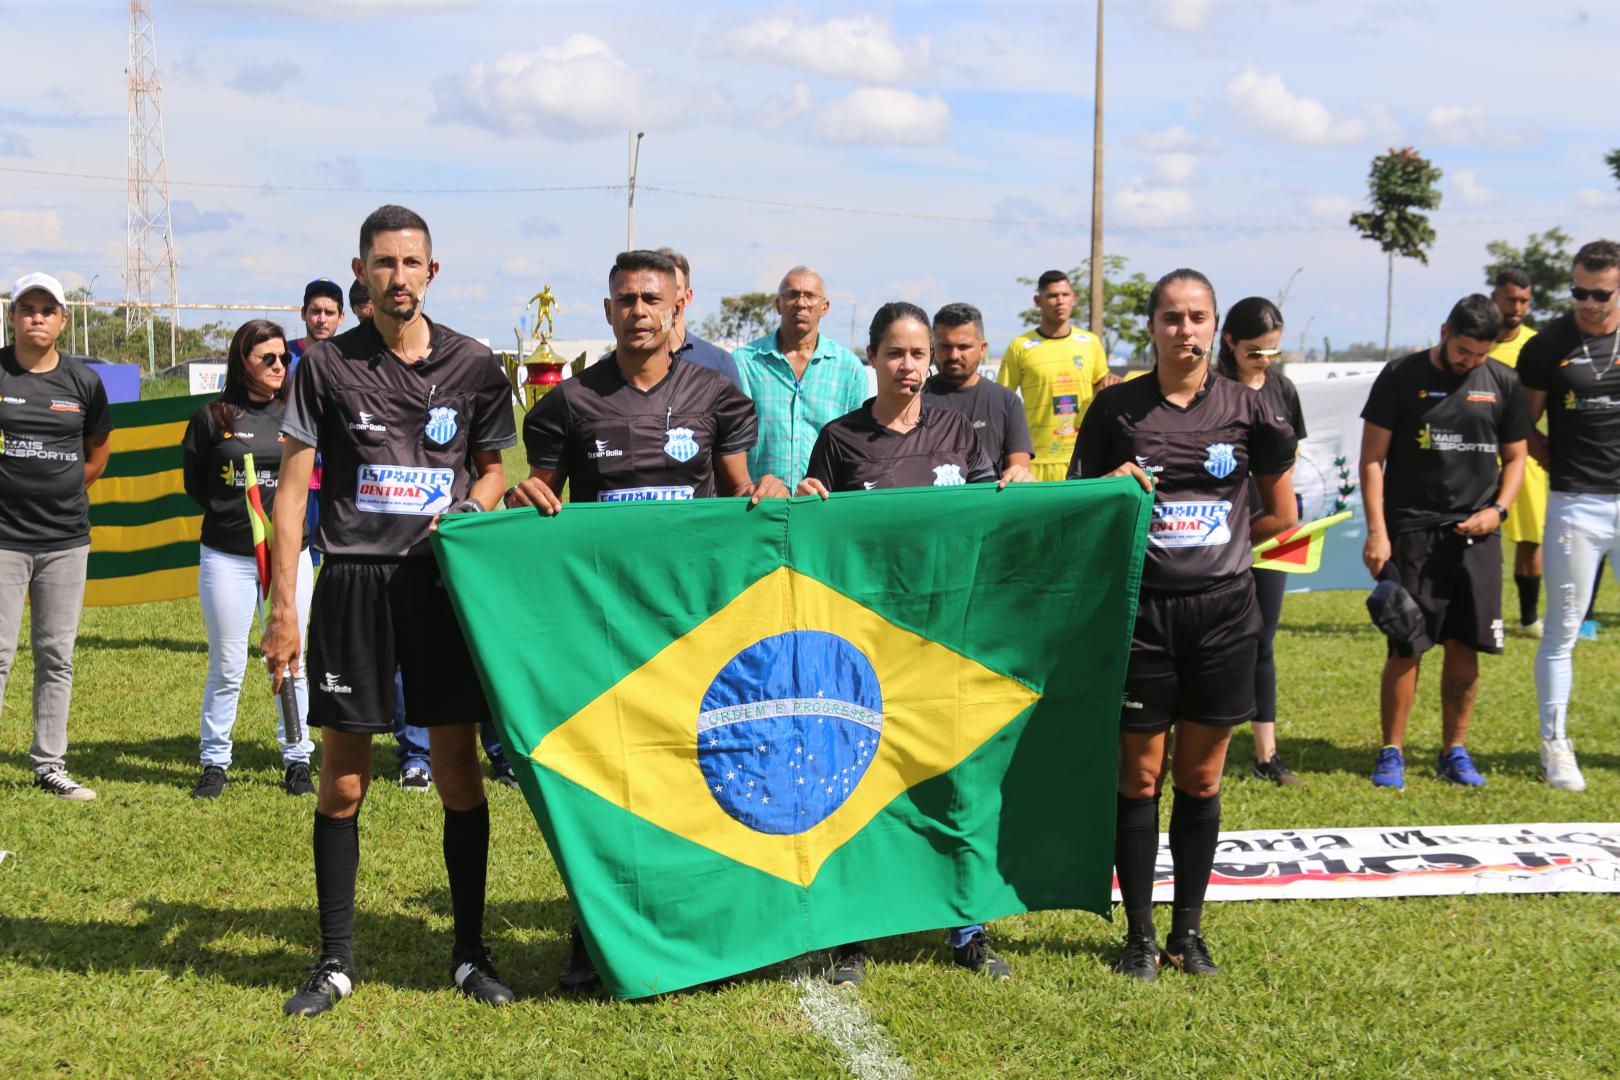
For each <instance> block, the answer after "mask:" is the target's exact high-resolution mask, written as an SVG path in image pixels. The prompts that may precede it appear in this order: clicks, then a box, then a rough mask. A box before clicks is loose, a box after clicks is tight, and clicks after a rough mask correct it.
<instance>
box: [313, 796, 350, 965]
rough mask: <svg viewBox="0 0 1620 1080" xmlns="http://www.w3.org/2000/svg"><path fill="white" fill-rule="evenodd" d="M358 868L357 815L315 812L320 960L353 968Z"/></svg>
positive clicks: (316, 896) (316, 897)
mask: <svg viewBox="0 0 1620 1080" xmlns="http://www.w3.org/2000/svg"><path fill="white" fill-rule="evenodd" d="M359 871H360V815H359V814H358V813H357V814H355V815H353V816H352V817H344V818H334V817H327V816H326V815H325V814H323V813H321V812H320V811H319V810H317V811H315V903H316V906H317V908H318V909H319V911H320V917H321V959H323V960H329V959H338V960H342V961H343V963H344V966H345V967H349V968H352V967H354V878H355V875H356V874H357V873H359Z"/></svg>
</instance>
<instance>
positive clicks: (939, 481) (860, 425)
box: [805, 398, 1000, 491]
mask: <svg viewBox="0 0 1620 1080" xmlns="http://www.w3.org/2000/svg"><path fill="white" fill-rule="evenodd" d="M875 400H876V399H875V398H868V399H867V401H866V404H864V405H862V406H861V407H860V408H858V409H856V410H854V411H853V412H847V413H845V414H844V415H843V416H840V417H839V418H838V419H836V420H833V421H831V422H830V423H828V424H827V425H826V426H825V427H823V428H822V429H821V433H820V434H819V435H817V436H816V445H815V446H814V447H812V448H811V450H810V467H809V469H808V470H807V471H806V472H805V475H806V476H813V477H815V478H816V479H817V480H820V481H821V482H822V483H823V484H825V485H827V490H828V491H871V490H873V489H874V488H904V487H955V486H956V485H958V484H983V483H987V482H993V481H995V480H997V479H998V478H999V477H1000V473H998V472H997V471H996V467H995V465H994V464H993V463H991V461H990V455H988V454H986V453H985V451H984V445H983V444H982V443H981V442H980V441H979V436H978V434H977V433H976V432H975V431H974V430H973V422H972V421H971V420H969V419H968V418H967V417H966V416H964V415H963V414H962V413H959V412H953V411H952V410H950V409H936V408H934V407H933V406H932V405H927V404H924V405H923V407H922V412H921V413H920V414H919V416H918V418H917V426H916V427H914V428H912V429H911V430H910V431H908V432H905V433H904V434H901V433H900V432H898V431H891V430H890V429H889V428H886V427H884V426H883V425H882V424H880V423H878V422H877V420H875V419H874V418H873V416H872V402H873V401H875Z"/></svg>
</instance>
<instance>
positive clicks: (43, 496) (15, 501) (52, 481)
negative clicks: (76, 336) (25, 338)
mask: <svg viewBox="0 0 1620 1080" xmlns="http://www.w3.org/2000/svg"><path fill="white" fill-rule="evenodd" d="M112 426H113V422H112V411H111V409H110V408H109V406H108V405H107V390H106V388H105V387H103V386H102V385H101V376H99V375H97V374H96V373H95V372H94V371H93V370H91V368H90V367H89V366H88V365H86V364H85V363H83V362H82V361H80V360H77V359H75V358H73V357H71V356H62V357H60V358H59V359H58V360H57V363H56V367H54V368H52V369H51V370H50V371H45V372H38V373H35V372H30V371H24V370H23V369H22V367H21V365H19V364H18V363H17V350H16V347H15V346H12V345H8V346H6V347H5V348H3V349H0V548H3V549H5V550H7V551H32V552H39V551H66V550H68V549H69V548H76V547H83V546H84V545H86V544H88V543H89V542H90V500H89V498H88V497H86V495H85V490H84V440H85V439H87V438H90V437H91V436H94V435H102V434H105V433H106V432H109V431H111V430H112Z"/></svg>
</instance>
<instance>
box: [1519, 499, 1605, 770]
mask: <svg viewBox="0 0 1620 1080" xmlns="http://www.w3.org/2000/svg"><path fill="white" fill-rule="evenodd" d="M1541 552H1542V554H1541V558H1542V574H1543V578H1542V580H1543V581H1545V582H1546V585H1547V619H1546V628H1545V630H1544V631H1543V632H1542V635H1541V647H1540V648H1538V649H1537V650H1536V700H1537V701H1538V702H1539V703H1540V705H1541V737H1542V738H1543V739H1562V738H1566V735H1565V733H1564V720H1565V717H1566V714H1567V713H1568V712H1569V686H1570V682H1571V677H1572V676H1571V673H1572V668H1573V664H1572V663H1571V662H1570V654H1571V653H1572V652H1573V651H1574V649H1575V638H1576V635H1578V634H1579V633H1580V629H1581V618H1582V616H1584V615H1585V614H1586V608H1587V605H1588V604H1590V603H1591V602H1592V589H1593V588H1594V587H1595V585H1596V578H1597V569H1598V560H1599V559H1601V558H1602V557H1603V556H1604V555H1608V557H1609V569H1611V570H1613V571H1614V574H1615V578H1616V579H1617V580H1620V495H1573V494H1569V493H1567V492H1561V491H1554V492H1552V493H1550V494H1549V495H1548V496H1547V530H1546V535H1545V537H1544V539H1543V543H1542V549H1541Z"/></svg>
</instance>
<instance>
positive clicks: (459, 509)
mask: <svg viewBox="0 0 1620 1080" xmlns="http://www.w3.org/2000/svg"><path fill="white" fill-rule="evenodd" d="M483 511H484V504H483V503H481V502H479V501H478V500H477V499H462V500H461V501H460V502H458V503H456V505H454V506H452V507H451V508H450V509H448V510H446V511H445V513H447V514H481V513H483Z"/></svg>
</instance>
